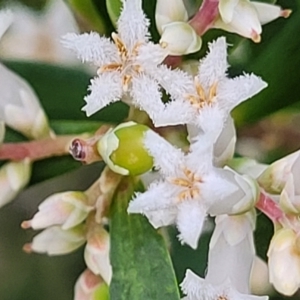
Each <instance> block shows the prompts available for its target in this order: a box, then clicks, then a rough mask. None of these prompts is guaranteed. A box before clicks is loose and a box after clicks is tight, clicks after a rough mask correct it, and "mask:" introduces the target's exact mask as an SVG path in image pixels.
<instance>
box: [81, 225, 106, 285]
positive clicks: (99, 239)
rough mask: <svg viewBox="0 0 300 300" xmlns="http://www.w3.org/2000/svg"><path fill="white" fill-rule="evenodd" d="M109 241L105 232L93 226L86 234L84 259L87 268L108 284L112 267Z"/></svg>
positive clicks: (97, 226) (101, 228)
mask: <svg viewBox="0 0 300 300" xmlns="http://www.w3.org/2000/svg"><path fill="white" fill-rule="evenodd" d="M109 248H110V240H109V234H108V233H107V231H106V230H105V229H104V228H103V227H102V226H100V225H97V224H95V225H94V226H93V228H91V230H90V231H89V232H88V238H87V244H86V247H85V250H84V259H85V262H86V264H87V266H88V268H89V269H90V270H91V271H92V272H93V273H94V274H96V275H100V276H101V277H102V278H103V279H104V280H105V282H106V283H107V284H110V281H111V277H112V267H111V264H110V260H109Z"/></svg>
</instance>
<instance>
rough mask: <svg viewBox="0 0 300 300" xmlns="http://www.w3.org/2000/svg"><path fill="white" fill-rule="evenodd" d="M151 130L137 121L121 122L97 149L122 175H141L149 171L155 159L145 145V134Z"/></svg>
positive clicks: (108, 163) (109, 132)
mask: <svg viewBox="0 0 300 300" xmlns="http://www.w3.org/2000/svg"><path fill="white" fill-rule="evenodd" d="M147 130H149V128H148V127H147V126H145V125H141V124H137V123H135V122H127V123H123V124H120V125H119V126H117V127H116V128H114V129H113V130H110V131H108V132H107V133H106V134H105V135H104V136H103V137H102V138H101V139H100V140H99V142H98V144H97V149H98V152H99V153H100V155H101V156H102V158H103V160H104V161H105V162H106V163H107V165H108V167H109V168H110V169H111V170H112V171H114V172H116V173H118V174H121V175H140V174H143V173H145V172H147V171H149V170H150V169H151V168H152V166H153V159H152V157H151V156H150V155H149V154H148V152H147V150H146V149H145V147H144V134H145V132H146V131H147Z"/></svg>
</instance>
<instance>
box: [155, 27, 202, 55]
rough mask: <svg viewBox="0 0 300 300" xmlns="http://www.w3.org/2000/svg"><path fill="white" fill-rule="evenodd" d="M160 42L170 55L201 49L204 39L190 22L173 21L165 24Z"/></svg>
mask: <svg viewBox="0 0 300 300" xmlns="http://www.w3.org/2000/svg"><path fill="white" fill-rule="evenodd" d="M159 43H160V45H161V46H162V47H163V48H165V49H166V50H167V51H168V54H169V55H184V54H189V53H194V52H197V51H198V50H200V48H201V45H202V40H201V38H200V36H198V35H197V33H196V31H195V30H194V29H193V28H192V27H191V26H190V25H189V24H188V23H185V22H173V23H169V24H167V25H164V26H163V32H162V35H161V38H160V41H159Z"/></svg>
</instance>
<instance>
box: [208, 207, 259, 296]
mask: <svg viewBox="0 0 300 300" xmlns="http://www.w3.org/2000/svg"><path fill="white" fill-rule="evenodd" d="M255 221H256V220H255V211H254V210H253V211H250V212H248V213H246V214H241V215H236V216H228V215H221V216H217V217H216V219H215V222H216V227H215V229H214V233H213V235H212V237H211V241H210V244H209V254H208V269H207V273H206V276H205V280H206V281H207V282H208V283H210V284H214V285H220V284H222V282H224V281H226V279H229V280H230V282H231V283H232V284H233V285H234V287H235V288H236V289H237V290H238V291H239V292H241V293H245V294H248V293H249V292H250V274H251V270H252V264H253V260H254V257H255V248H254V240H253V230H254V229H255Z"/></svg>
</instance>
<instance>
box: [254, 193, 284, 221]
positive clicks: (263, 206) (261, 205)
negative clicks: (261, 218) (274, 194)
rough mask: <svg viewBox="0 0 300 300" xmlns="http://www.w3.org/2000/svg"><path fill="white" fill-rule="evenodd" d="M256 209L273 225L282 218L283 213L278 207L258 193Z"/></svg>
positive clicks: (264, 195) (268, 198)
mask: <svg viewBox="0 0 300 300" xmlns="http://www.w3.org/2000/svg"><path fill="white" fill-rule="evenodd" d="M256 208H258V209H259V210H260V211H261V212H263V213H264V214H265V215H266V216H267V217H268V218H269V219H270V220H272V221H273V222H274V223H275V222H278V221H280V220H281V219H283V218H284V216H285V215H284V213H283V212H282V210H281V209H280V207H279V205H278V204H277V203H276V202H275V201H273V200H272V199H271V198H270V197H268V196H267V195H266V194H264V193H262V192H261V193H260V197H259V200H258V202H257V203H256Z"/></svg>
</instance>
